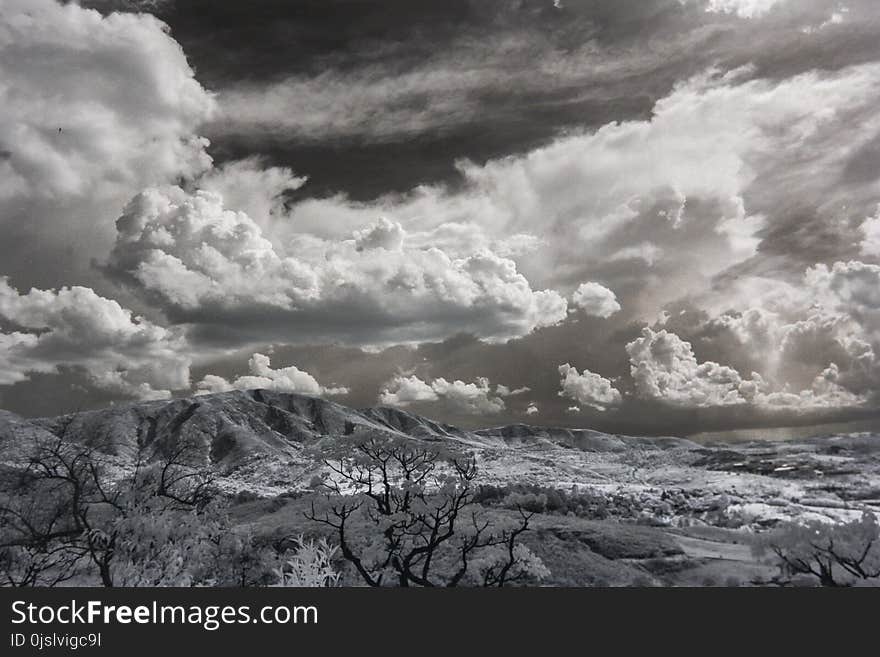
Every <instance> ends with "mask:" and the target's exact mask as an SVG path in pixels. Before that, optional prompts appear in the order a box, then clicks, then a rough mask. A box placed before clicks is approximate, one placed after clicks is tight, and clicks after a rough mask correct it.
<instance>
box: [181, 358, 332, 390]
mask: <svg viewBox="0 0 880 657" xmlns="http://www.w3.org/2000/svg"><path fill="white" fill-rule="evenodd" d="M271 365H272V364H271V361H270V359H269V357H268V356H266V355H264V354H254V355H253V356H251V358H250V359H249V360H248V369H249V370H250V375H249V376H239V377H237V378H236V379H235V380H234V381H228V380H227V379H224V378H223V377H221V376H217V375H216V374H209V375H207V376H206V377H204V378H203V379H202V380H201V381H199V382H198V384H196V394H200V395H205V394H209V393H213V392H226V391H229V390H254V389H258V388H261V389H265V390H274V391H276V392H294V393H300V394H305V395H315V396H323V395H345V394H348V392H349V390H348V388H344V387H329V388H328V387H325V386H322V385H321V384H320V383H318V381H317V380H316V379H315V377H313V376H312V375H311V374H309V373H308V372H303V371H302V370H301V369H299V368H297V367H296V366H294V365H290V366H288V367H282V368H279V369H272V366H271Z"/></svg>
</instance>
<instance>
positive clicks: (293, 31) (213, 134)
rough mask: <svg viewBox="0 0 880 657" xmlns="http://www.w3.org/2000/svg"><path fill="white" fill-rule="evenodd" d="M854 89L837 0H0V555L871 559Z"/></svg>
mask: <svg viewBox="0 0 880 657" xmlns="http://www.w3.org/2000/svg"><path fill="white" fill-rule="evenodd" d="M878 109H880V2H877V0H247V1H246V0H78V1H71V0H0V409H2V410H0V585H2V586H3V587H23V588H25V589H50V588H57V589H70V590H81V589H84V588H86V589H94V590H96V591H97V590H99V589H100V590H105V588H106V587H113V588H115V589H132V588H150V589H158V588H159V587H172V588H200V589H212V590H218V591H219V590H220V589H246V590H248V591H249V592H250V593H248V595H257V594H259V593H260V592H259V591H254V590H255V589H264V590H265V589H271V588H318V587H320V588H328V587H329V588H337V589H351V588H360V589H370V588H372V587H375V588H382V589H388V588H400V587H410V588H430V587H455V588H471V589H473V588H484V587H489V588H498V587H510V588H557V589H561V588H565V589H572V588H576V589H585V588H605V589H610V588H723V589H729V588H773V589H778V588H819V587H838V588H843V587H876V586H880V111H878ZM354 593H355V594H357V595H362V593H361V592H354ZM509 593H511V592H507V593H506V594H509ZM513 593H514V594H516V593H515V592H513ZM722 593H723V592H722ZM795 593H797V592H795ZM609 594H610V592H609ZM669 594H670V592H666V593H663V595H669ZM852 594H854V592H850V593H849V594H846V595H852ZM22 595H25V594H22ZM334 595H339V596H344V595H346V594H345V593H344V592H338V593H334ZM370 595H384V593H382V592H375V591H373V592H371V593H370ZM394 595H398V594H396V593H395V594H394ZM419 595H422V594H419ZM425 595H427V596H428V598H430V596H435V595H438V594H436V593H435V592H431V593H426V594H425ZM480 595H495V594H488V593H486V594H480ZM724 595H729V593H724ZM20 599H21V600H26V599H28V598H20ZM254 599H255V598H254ZM303 599H305V598H303ZM359 599H360V600H363V599H364V598H363V597H361V598H359ZM371 599H372V598H371ZM419 599H420V600H423V601H424V600H425V599H426V598H425V597H422V598H419ZM68 602H69V600H68ZM13 609H15V607H13ZM111 609H112V608H111ZM298 611H302V608H295V609H294V612H293V613H294V616H296V615H297V613H298ZM16 613H17V612H16ZM108 613H111V612H108ZM112 613H117V612H112ZM287 613H288V614H289V613H290V609H288V610H287ZM303 613H304V614H305V615H304V617H305V618H307V617H308V614H306V613H305V612H303ZM315 614H316V618H317V611H316V612H315ZM37 616H38V617H37V618H36V621H34V619H31V621H30V622H46V621H45V619H43V618H42V617H41V616H39V614H38V615H37ZM21 618H22V619H24V618H25V612H24V611H22V612H21ZM247 618H248V620H247V622H251V621H250V620H249V619H250V617H247ZM275 618H276V619H277V618H278V615H277V614H276V615H275ZM13 622H18V621H13ZM21 622H24V620H22V621H21ZM104 622H108V621H107V620H106V617H105V621H104ZM118 622H120V623H122V622H126V621H124V620H119V621H118ZM139 622H140V621H139ZM223 622H228V621H227V620H226V619H225V618H224V620H223ZM253 622H254V623H259V622H267V623H268V622H270V621H267V620H266V621H264V620H263V619H260V620H258V619H257V618H254V620H253ZM276 622H286V621H282V620H276ZM206 629H208V630H211V629H212V628H211V627H207V626H206ZM14 631H15V632H25V630H21V629H15V630H14ZM89 631H91V630H89ZM35 636H37V635H36V634H34V635H31V634H27V633H25V634H19V635H12V637H11V639H7V637H4V638H3V641H4V642H6V641H12V646H13V647H15V646H17V645H24V643H25V642H26V641H31V642H33V641H37V640H39V641H40V642H49V643H45V646H52V645H55V646H62V647H68V648H70V647H73V648H76V646H75V645H73V643H71V642H75V641H81V642H82V641H84V639H83V638H82V637H80V638H79V639H77V638H76V637H68V638H67V639H64V640H65V641H68V643H63V642H62V643H56V644H52V643H51V642H52V641H62V638H57V637H54V635H52V636H50V637H49V638H45V637H42V638H39V639H34V638H33V637H35ZM94 636H95V637H96V638H93V639H89V640H88V641H91V643H92V644H93V645H96V646H99V645H101V644H102V639H101V637H100V635H97V634H95V635H94ZM16 637H20V638H16ZM27 637H32V638H30V639H28V638H27ZM53 637H54V638H53ZM16 641H20V642H21V643H20V644H16ZM5 645H6V644H5V643H4V646H5ZM30 645H31V646H35V645H36V644H35V643H31V644H30ZM81 645H82V644H81ZM40 647H44V644H43V643H41V645H40ZM117 649H118V648H117ZM13 652H15V651H13ZM116 654H122V653H119V652H117V653H116Z"/></svg>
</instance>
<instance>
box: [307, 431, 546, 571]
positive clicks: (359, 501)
mask: <svg viewBox="0 0 880 657" xmlns="http://www.w3.org/2000/svg"><path fill="white" fill-rule="evenodd" d="M349 445H350V446H349V447H344V448H343V449H342V450H341V451H340V452H339V453H338V454H337V455H336V456H338V458H325V459H323V462H324V464H325V465H326V467H327V468H328V469H329V471H330V473H329V476H328V477H327V478H326V479H325V480H324V482H323V484H322V486H323V488H324V495H323V499H322V500H321V502H320V503H319V504H315V503H314V502H313V503H312V505H311V509H310V511H309V512H308V513H307V514H306V516H307V518H309V519H310V520H313V521H315V522H318V523H321V524H323V525H325V526H328V527H330V528H331V529H332V530H333V533H334V535H335V540H337V541H338V543H339V547H340V551H341V553H342V556H343V557H344V558H345V559H346V560H348V561H349V562H350V563H351V564H352V565H353V567H354V569H355V570H356V571H357V573H358V574H359V576H360V577H361V578H362V579H363V581H364V582H366V583H367V584H368V585H370V586H382V585H384V584H395V583H396V584H397V585H399V586H411V585H415V586H457V585H459V584H463V583H469V584H476V585H482V586H504V585H505V584H512V583H515V582H522V581H526V580H529V579H539V578H540V577H542V576H543V575H545V574H546V568H545V567H544V565H543V564H542V563H541V562H540V560H539V559H538V558H537V557H536V556H535V555H534V554H532V553H531V552H530V551H529V550H528V548H526V547H525V545H523V544H522V543H520V537H521V535H522V534H523V533H524V532H526V531H527V530H528V529H529V520H530V518H531V514H529V513H526V512H525V511H523V510H522V509H519V510H518V514H517V517H516V519H515V520H513V521H509V520H508V521H507V522H504V521H501V520H495V521H494V522H493V521H492V520H490V519H487V518H483V517H481V514H480V512H479V510H480V507H479V505H477V504H476V503H475V502H474V492H475V491H474V487H473V481H474V479H475V477H476V475H477V468H476V463H475V460H474V458H473V457H472V456H468V455H464V454H452V453H445V452H443V451H441V450H438V449H434V448H428V447H424V446H421V445H419V444H418V443H415V442H414V441H412V440H404V439H394V438H386V437H382V438H376V437H369V436H368V437H366V438H365V439H362V440H357V441H355V442H354V443H350V444H349Z"/></svg>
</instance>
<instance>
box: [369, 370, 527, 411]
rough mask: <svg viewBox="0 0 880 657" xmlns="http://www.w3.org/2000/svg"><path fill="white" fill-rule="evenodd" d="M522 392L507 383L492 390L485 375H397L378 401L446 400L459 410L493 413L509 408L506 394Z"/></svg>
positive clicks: (402, 403) (390, 403)
mask: <svg viewBox="0 0 880 657" xmlns="http://www.w3.org/2000/svg"><path fill="white" fill-rule="evenodd" d="M520 392H523V391H522V390H518V391H514V392H511V391H510V390H509V389H508V388H507V387H505V386H495V387H494V389H493V387H492V385H491V384H490V382H489V379H487V378H485V377H478V378H477V379H476V380H475V381H473V382H471V383H465V382H464V381H460V380H457V379H456V380H455V381H447V380H446V379H444V378H442V377H441V378H438V379H434V380H432V381H430V382H428V381H424V380H422V379H420V378H419V377H418V376H416V375H411V376H403V375H398V376H395V377H394V378H393V379H392V380H391V381H389V382H388V383H386V384H385V385H384V386H383V389H382V392H381V393H380V394H379V403H380V404H384V405H386V406H402V407H405V406H409V405H411V404H414V403H424V402H437V401H445V402H447V403H448V404H449V405H450V406H451V407H452V408H453V409H455V410H456V411H459V412H463V413H468V414H472V415H491V414H495V413H500V412H501V411H503V410H504V409H505V408H506V405H505V403H504V397H508V396H510V395H512V394H518V393H520Z"/></svg>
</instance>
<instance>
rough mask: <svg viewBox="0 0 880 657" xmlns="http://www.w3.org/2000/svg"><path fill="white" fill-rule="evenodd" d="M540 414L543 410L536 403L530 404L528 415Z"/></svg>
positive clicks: (527, 410)
mask: <svg viewBox="0 0 880 657" xmlns="http://www.w3.org/2000/svg"><path fill="white" fill-rule="evenodd" d="M540 412H541V409H539V408H538V405H537V404H535V403H534V402H532V403H530V404H529V406H528V408H526V415H538V414H539V413H540Z"/></svg>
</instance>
